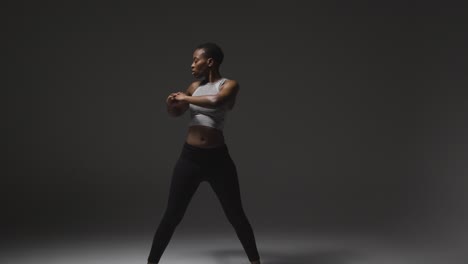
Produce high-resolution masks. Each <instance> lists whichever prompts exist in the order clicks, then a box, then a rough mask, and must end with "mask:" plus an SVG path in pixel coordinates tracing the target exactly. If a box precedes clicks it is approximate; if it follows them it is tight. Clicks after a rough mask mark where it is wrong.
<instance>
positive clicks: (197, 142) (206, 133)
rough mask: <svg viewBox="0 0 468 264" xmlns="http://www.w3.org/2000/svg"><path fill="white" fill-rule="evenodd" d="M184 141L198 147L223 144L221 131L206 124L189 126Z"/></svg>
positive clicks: (212, 146)
mask: <svg viewBox="0 0 468 264" xmlns="http://www.w3.org/2000/svg"><path fill="white" fill-rule="evenodd" d="M186 142H187V143H188V144H190V145H193V146H197V147H200V148H215V147H219V146H222V145H223V144H224V134H223V131H221V130H219V129H216V128H212V127H207V126H200V125H195V126H190V127H189V128H188V133H187V139H186Z"/></svg>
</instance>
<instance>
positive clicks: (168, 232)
mask: <svg viewBox="0 0 468 264" xmlns="http://www.w3.org/2000/svg"><path fill="white" fill-rule="evenodd" d="M202 181H207V182H208V183H209V184H210V185H211V188H213V190H214V192H215V193H216V195H217V197H218V199H219V201H220V202H221V205H222V207H223V210H224V213H225V214H226V217H227V218H228V220H229V222H230V223H231V224H232V226H233V227H234V229H235V231H236V234H237V237H238V238H239V240H240V242H241V243H242V246H243V247H244V250H245V252H246V254H247V256H248V258H249V260H250V261H255V260H259V259H260V257H259V255H258V251H257V246H256V243H255V237H254V233H253V230H252V227H251V225H250V223H249V221H248V219H247V217H246V215H245V213H244V209H243V208H242V202H241V197H240V190H239V181H238V177H237V170H236V166H235V164H234V162H233V161H232V159H231V156H230V155H229V151H228V148H227V146H226V144H224V145H223V146H220V147H216V148H200V147H196V146H193V145H190V144H188V143H187V142H185V143H184V146H183V148H182V152H181V154H180V156H179V159H178V160H177V163H176V165H175V167H174V170H173V174H172V180H171V186H170V190H169V199H168V202H167V207H166V211H165V212H164V215H163V218H162V220H161V222H160V224H159V227H158V229H157V230H156V233H155V235H154V238H153V244H152V246H151V251H150V254H149V257H148V261H149V262H152V263H159V260H160V258H161V256H162V254H163V252H164V250H165V249H166V247H167V245H168V243H169V240H170V239H171V237H172V235H173V233H174V231H175V229H176V227H177V225H178V224H179V223H180V222H181V220H182V218H183V216H184V214H185V211H186V209H187V206H188V204H189V202H190V200H191V199H192V197H193V194H194V193H195V191H196V190H197V188H198V186H199V184H200V183H201V182H202Z"/></svg>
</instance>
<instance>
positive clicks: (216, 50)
mask: <svg viewBox="0 0 468 264" xmlns="http://www.w3.org/2000/svg"><path fill="white" fill-rule="evenodd" d="M196 49H203V50H204V51H205V54H206V56H207V57H208V58H213V60H215V61H216V62H217V63H218V64H221V63H222V62H223V59H224V53H223V50H221V48H220V47H219V46H218V45H216V44H215V43H212V42H207V43H203V44H200V45H198V47H197V48H196Z"/></svg>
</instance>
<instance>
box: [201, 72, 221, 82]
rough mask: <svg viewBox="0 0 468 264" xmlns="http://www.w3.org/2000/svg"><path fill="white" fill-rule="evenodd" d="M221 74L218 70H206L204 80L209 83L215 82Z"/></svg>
mask: <svg viewBox="0 0 468 264" xmlns="http://www.w3.org/2000/svg"><path fill="white" fill-rule="evenodd" d="M221 78H222V76H221V74H220V73H219V71H218V70H213V71H210V72H208V74H207V75H206V76H205V80H206V81H207V82H209V83H214V82H217V81H218V80H219V79H221Z"/></svg>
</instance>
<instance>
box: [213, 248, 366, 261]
mask: <svg viewBox="0 0 468 264" xmlns="http://www.w3.org/2000/svg"><path fill="white" fill-rule="evenodd" d="M207 254H209V255H211V256H212V257H213V258H214V259H215V261H216V262H215V263H217V264H226V263H231V262H230V261H229V259H242V258H246V260H245V261H244V262H245V263H249V261H248V259H247V255H246V253H245V252H244V251H243V250H239V249H218V250H211V251H208V252H207ZM362 258H363V256H362V255H360V254H357V253H356V252H352V251H347V250H338V249H337V250H332V249H325V250H316V249H315V250H314V249H309V250H306V249H301V250H295V251H290V252H287V251H286V250H285V251H284V252H278V251H277V250H275V251H273V250H262V251H261V252H260V261H261V263H262V264H348V263H354V262H355V261H356V260H358V259H360V260H362Z"/></svg>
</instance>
